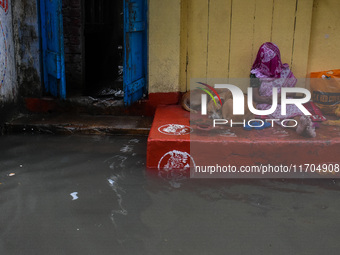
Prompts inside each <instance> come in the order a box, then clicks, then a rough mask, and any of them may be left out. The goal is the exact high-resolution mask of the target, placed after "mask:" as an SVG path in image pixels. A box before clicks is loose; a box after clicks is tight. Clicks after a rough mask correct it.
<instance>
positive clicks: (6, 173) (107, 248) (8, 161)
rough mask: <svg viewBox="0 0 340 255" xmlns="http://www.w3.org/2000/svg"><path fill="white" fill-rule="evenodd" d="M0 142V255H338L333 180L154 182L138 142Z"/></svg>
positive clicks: (337, 192)
mask: <svg viewBox="0 0 340 255" xmlns="http://www.w3.org/2000/svg"><path fill="white" fill-rule="evenodd" d="M0 141H1V143H0V144H1V148H0V152H1V153H0V183H1V184H0V254H1V255H12V254H23V255H30V254H32V255H39V254H43V255H46V254H48V255H50V254H51V255H54V254H70V255H77V254H89V255H90V254H91V255H92V254H99V255H105V254H195V255H197V254H233V255H234V254H275V255H279V254H285V255H286V254H299V255H302V254H308V255H311V254H327V255H332V254H334V255H338V254H340V243H339V236H340V217H339V213H340V202H339V197H340V185H339V183H338V181H333V180H325V179H324V180H315V179H314V180H286V181H285V180H190V179H188V178H186V177H185V176H180V175H178V174H169V175H161V176H158V175H157V174H152V173H150V172H147V171H145V160H146V138H145V137H119V136H118V137H99V136H47V135H44V136H42V135H35V136H32V135H11V136H2V137H0ZM11 174H15V175H12V176H11Z"/></svg>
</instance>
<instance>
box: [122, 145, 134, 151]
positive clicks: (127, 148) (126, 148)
mask: <svg viewBox="0 0 340 255" xmlns="http://www.w3.org/2000/svg"><path fill="white" fill-rule="evenodd" d="M132 150H133V147H132V146H131V145H124V147H123V148H121V149H120V151H121V152H131V151H132Z"/></svg>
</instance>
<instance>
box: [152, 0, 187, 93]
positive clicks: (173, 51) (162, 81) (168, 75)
mask: <svg viewBox="0 0 340 255" xmlns="http://www.w3.org/2000/svg"><path fill="white" fill-rule="evenodd" d="M180 10H181V0H171V1H169V0H150V1H149V31H148V32H149V49H148V50H149V59H148V61H149V70H148V72H149V93H155V92H175V91H179V90H180V84H179V73H180V69H179V63H180V32H181V30H180V29H181V25H180V21H181V18H180V14H181V12H180Z"/></svg>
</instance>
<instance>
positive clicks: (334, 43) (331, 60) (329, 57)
mask: <svg viewBox="0 0 340 255" xmlns="http://www.w3.org/2000/svg"><path fill="white" fill-rule="evenodd" d="M330 69H340V1H339V0H314V7H313V19H312V31H311V40H310V51H309V61H308V71H309V72H314V71H326V70H330Z"/></svg>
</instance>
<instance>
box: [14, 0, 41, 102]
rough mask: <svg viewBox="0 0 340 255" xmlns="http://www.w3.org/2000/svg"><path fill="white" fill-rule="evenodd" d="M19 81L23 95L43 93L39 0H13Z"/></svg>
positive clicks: (31, 95) (36, 95)
mask: <svg viewBox="0 0 340 255" xmlns="http://www.w3.org/2000/svg"><path fill="white" fill-rule="evenodd" d="M11 6H12V8H13V12H12V13H13V17H15V18H14V19H13V40H14V44H15V56H16V59H15V60H16V69H17V73H18V76H17V82H18V86H19V94H20V96H22V97H39V96H41V95H42V84H41V76H40V75H41V74H40V45H39V40H40V39H39V22H38V17H39V15H38V6H37V1H29V0H11Z"/></svg>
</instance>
